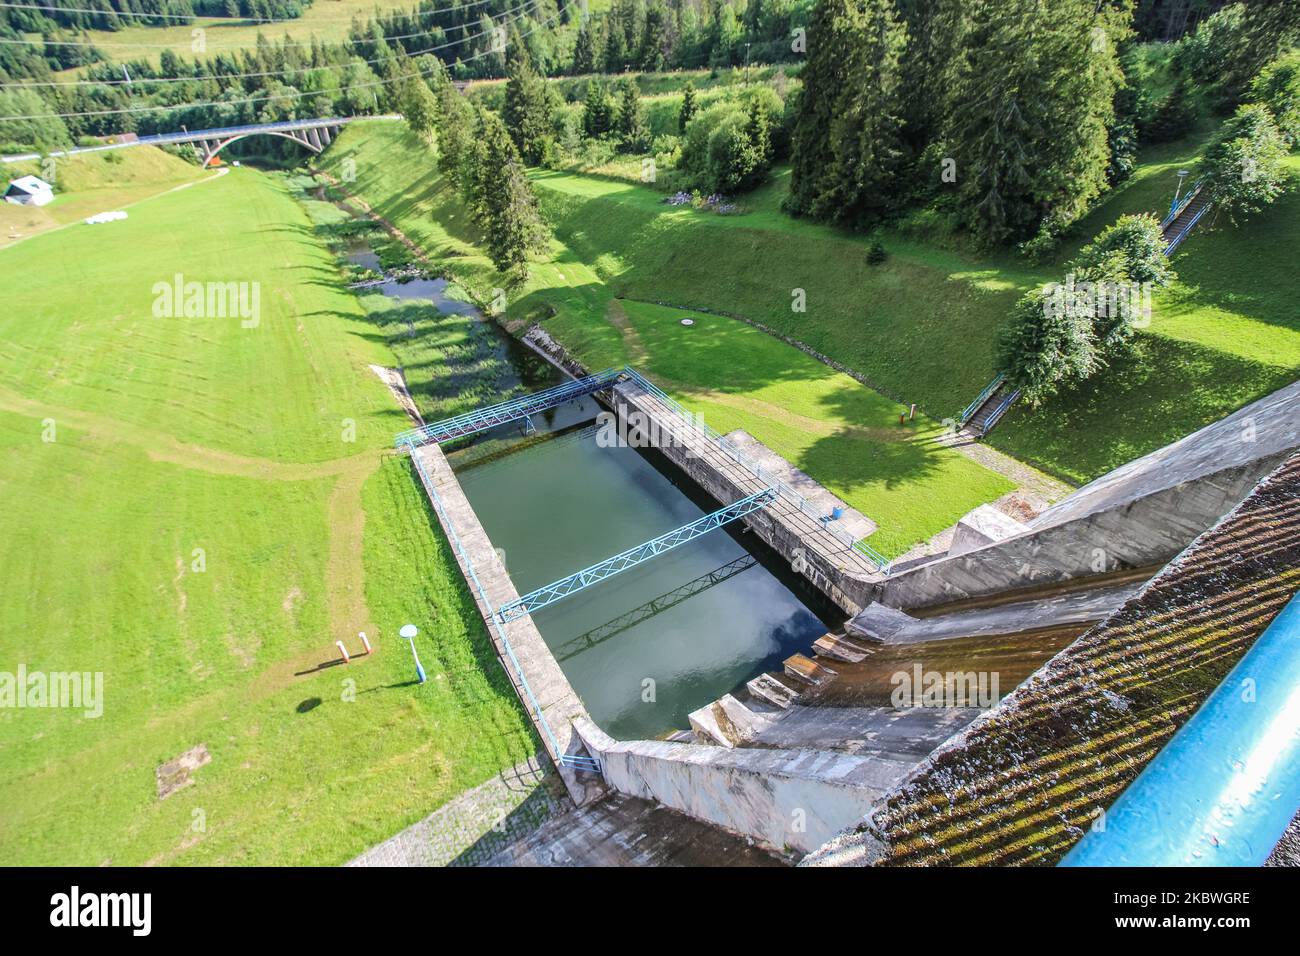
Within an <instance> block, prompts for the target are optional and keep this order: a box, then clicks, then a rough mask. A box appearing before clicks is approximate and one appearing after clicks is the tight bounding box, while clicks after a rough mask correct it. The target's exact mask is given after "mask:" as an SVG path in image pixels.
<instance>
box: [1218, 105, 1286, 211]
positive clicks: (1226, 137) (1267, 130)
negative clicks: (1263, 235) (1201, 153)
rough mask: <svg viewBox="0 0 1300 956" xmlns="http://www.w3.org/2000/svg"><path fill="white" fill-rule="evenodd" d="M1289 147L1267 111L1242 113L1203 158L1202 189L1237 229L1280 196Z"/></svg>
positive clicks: (1246, 109) (1257, 109) (1221, 131)
mask: <svg viewBox="0 0 1300 956" xmlns="http://www.w3.org/2000/svg"><path fill="white" fill-rule="evenodd" d="M1286 153H1287V148H1286V143H1285V141H1284V140H1283V138H1282V133H1281V131H1280V130H1279V129H1278V128H1277V123H1276V122H1274V120H1273V114H1272V113H1271V112H1270V111H1269V109H1268V107H1267V106H1263V105H1261V104H1259V103H1250V104H1247V105H1245V106H1242V107H1240V108H1239V109H1238V110H1237V112H1236V114H1235V115H1234V116H1233V117H1232V119H1230V120H1228V121H1227V122H1226V123H1224V124H1223V126H1222V127H1221V128H1220V129H1219V132H1218V134H1217V135H1216V136H1215V138H1214V141H1213V142H1212V143H1211V144H1210V147H1209V149H1207V150H1206V152H1205V169H1206V172H1205V177H1204V188H1205V189H1206V190H1207V191H1208V193H1209V196H1210V199H1211V200H1212V201H1213V202H1214V204H1215V205H1216V206H1218V207H1219V209H1220V210H1221V211H1223V212H1225V213H1227V215H1228V218H1229V219H1231V220H1232V221H1233V222H1234V223H1237V222H1239V221H1240V220H1242V219H1244V218H1246V217H1247V216H1250V215H1252V214H1254V213H1257V212H1259V211H1260V210H1261V209H1263V208H1264V207H1265V206H1267V205H1269V204H1270V203H1272V202H1273V200H1275V199H1277V197H1278V196H1280V195H1281V194H1282V189H1283V185H1284V182H1285V178H1286V166H1285V162H1286Z"/></svg>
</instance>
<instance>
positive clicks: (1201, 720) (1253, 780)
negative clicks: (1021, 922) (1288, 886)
mask: <svg viewBox="0 0 1300 956" xmlns="http://www.w3.org/2000/svg"><path fill="white" fill-rule="evenodd" d="M1297 808H1300V595H1297V596H1296V597H1293V598H1292V599H1291V601H1290V603H1289V604H1287V606H1286V607H1285V608H1283V609H1282V612H1281V613H1280V614H1279V615H1278V616H1277V617H1276V618H1275V619H1274V620H1273V623H1272V624H1270V625H1269V626H1268V628H1267V629H1266V630H1265V631H1264V633H1263V634H1261V635H1260V636H1259V639H1258V640H1256V641H1255V644H1254V646H1253V647H1251V649H1250V651H1249V652H1247V654H1246V656H1245V657H1243V658H1242V659H1241V661H1240V662H1239V663H1238V664H1237V666H1236V667H1234V668H1233V669H1232V672H1231V673H1229V674H1228V676H1227V677H1226V678H1224V680H1223V683H1221V684H1220V685H1219V686H1218V688H1217V689H1216V690H1215V691H1214V693H1212V694H1211V695H1210V697H1209V699H1208V700H1206V701H1205V703H1204V704H1203V705H1202V706H1201V708H1200V709H1199V710H1198V711H1197V712H1196V713H1195V714H1193V715H1192V718H1191V720H1189V721H1188V722H1187V723H1186V724H1185V725H1183V727H1182V729H1180V730H1179V731H1178V733H1177V734H1175V735H1174V738H1173V740H1171V741H1170V742H1169V743H1168V744H1167V745H1166V746H1165V747H1164V749H1163V750H1161V751H1160V752H1159V753H1158V754H1156V756H1155V758H1154V759H1153V760H1152V761H1151V763H1150V764H1148V765H1147V768H1146V769H1145V770H1143V771H1142V773H1141V775H1140V776H1139V777H1138V778H1137V779H1136V780H1134V781H1133V783H1131V784H1130V785H1129V786H1128V788H1127V789H1126V790H1125V791H1124V792H1123V793H1122V794H1120V797H1119V799H1118V800H1116V801H1115V804H1114V805H1113V806H1112V807H1111V808H1110V810H1109V811H1108V812H1107V813H1106V816H1105V818H1104V820H1105V827H1104V829H1103V828H1101V827H1097V828H1095V829H1093V830H1092V831H1090V832H1089V833H1086V834H1085V835H1084V837H1083V839H1082V840H1080V841H1079V842H1078V844H1077V845H1076V846H1075V847H1074V849H1073V850H1071V851H1070V853H1069V854H1068V855H1067V856H1066V857H1065V859H1064V860H1062V861H1061V865H1062V866H1259V865H1261V864H1262V863H1263V862H1264V861H1265V860H1266V859H1267V858H1268V856H1269V854H1270V853H1271V852H1272V850H1273V848H1274V847H1275V846H1276V845H1277V842H1278V840H1279V839H1280V838H1281V836H1282V834H1283V832H1284V831H1285V830H1286V828H1287V826H1288V825H1289V824H1290V822H1291V820H1292V818H1294V816H1295V814H1296V810H1297Z"/></svg>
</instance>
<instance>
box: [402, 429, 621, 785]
mask: <svg viewBox="0 0 1300 956" xmlns="http://www.w3.org/2000/svg"><path fill="white" fill-rule="evenodd" d="M410 450H411V460H412V461H413V462H415V468H416V470H417V471H418V472H419V474H420V480H421V482H422V483H423V484H424V487H425V490H426V491H427V492H428V493H429V501H431V502H432V503H433V508H434V510H435V511H436V512H437V513H438V517H439V518H440V519H441V520H442V526H443V527H444V528H446V529H447V537H448V538H449V539H450V541H451V545H452V547H453V548H455V549H456V553H457V554H458V555H460V559H461V563H462V564H463V565H464V567H465V572H466V573H467V574H468V575H469V578H470V582H471V583H472V584H473V585H474V589H475V590H476V591H477V592H478V596H479V599H480V600H481V601H482V602H483V607H484V608H485V609H486V610H487V612H488V613H487V622H488V627H490V628H492V629H494V630H495V631H496V633H497V638H498V639H499V640H500V641H501V647H502V648H503V649H504V650H505V652H506V657H508V658H509V660H510V666H511V667H513V668H514V673H515V677H517V678H518V680H519V686H520V687H522V688H523V691H524V696H526V697H527V698H528V705H529V707H531V708H532V711H533V713H534V714H536V715H537V723H538V726H540V727H541V728H542V732H543V733H544V734H545V735H546V739H547V740H548V741H549V742H550V744H551V752H552V753H554V754H555V755H556V760H557V761H558V762H559V764H560V765H561V766H564V767H572V768H574V769H577V770H589V771H592V772H595V773H599V772H600V761H599V760H596V759H595V758H594V757H583V756H581V755H578V754H568V753H565V752H564V751H563V750H562V749H561V748H560V741H559V738H557V737H556V736H555V731H553V730H552V729H551V725H550V722H549V721H548V720H547V719H546V714H545V713H544V712H543V711H542V705H541V702H539V701H538V699H537V695H536V694H534V693H533V688H532V687H531V686H529V683H528V678H527V677H526V676H525V675H524V669H523V667H521V666H520V664H519V658H517V657H516V656H515V649H514V648H513V647H511V646H510V638H509V637H507V636H506V632H505V628H504V627H502V626H501V624H500V623H499V622H498V620H497V612H496V610H495V609H494V608H493V607H492V601H491V600H490V599H489V598H488V596H487V591H486V590H485V589H484V587H483V583H482V582H481V581H480V580H479V578H478V572H476V571H475V570H474V562H473V561H472V560H471V559H470V556H469V552H468V551H466V550H465V546H464V544H462V543H461V540H460V535H458V534H457V533H456V526H455V525H454V524H453V523H452V521H451V517H450V516H449V515H448V514H447V509H446V508H445V507H444V506H443V502H442V496H440V495H439V494H438V492H437V490H436V489H435V488H434V486H433V481H432V479H430V477H429V473H428V472H427V471H426V470H425V467H424V462H422V461H421V460H420V456H419V455H417V454H416V453H415V448H414V446H411V448H410Z"/></svg>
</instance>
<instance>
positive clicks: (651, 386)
mask: <svg viewBox="0 0 1300 956" xmlns="http://www.w3.org/2000/svg"><path fill="white" fill-rule="evenodd" d="M622 371H623V374H625V375H626V376H627V377H628V378H629V379H630V380H631V381H633V382H634V383H636V385H637V386H639V387H640V388H642V389H643V390H645V391H646V392H648V393H649V394H651V395H653V396H654V397H655V398H657V399H658V400H659V401H661V402H663V403H664V404H665V405H667V406H668V407H669V408H670V409H671V410H672V411H674V412H676V413H677V415H678V416H679V417H681V418H682V420H683V421H684V422H685V423H686V425H687V426H688V427H690V428H693V429H695V430H696V431H698V432H699V433H700V434H701V435H703V436H704V437H705V438H706V439H707V440H708V441H710V442H712V443H713V444H714V445H716V446H717V447H718V448H719V449H721V450H722V451H723V453H725V454H726V455H727V456H728V457H730V458H731V459H732V460H734V461H735V462H736V463H737V464H739V465H740V466H741V467H742V468H745V469H746V470H747V471H749V472H751V473H752V474H753V475H754V477H755V478H757V479H758V480H759V481H761V482H762V483H763V484H765V485H768V486H770V487H772V488H775V489H776V491H777V493H778V494H780V496H781V497H782V498H783V499H784V500H785V501H787V502H789V503H790V504H793V505H794V506H795V507H796V508H798V509H799V510H800V511H802V512H803V513H804V514H806V515H808V516H809V517H810V518H813V519H815V520H817V521H818V522H820V523H821V525H822V527H823V528H825V529H826V532H827V533H828V534H830V535H831V537H833V538H835V539H836V540H838V541H839V542H840V543H841V544H843V545H844V546H845V547H846V548H851V549H852V550H854V551H856V552H858V553H859V554H861V555H863V556H864V557H866V558H867V559H868V560H870V561H871V562H872V563H873V564H874V565H875V566H876V570H877V571H879V572H880V573H881V574H886V575H887V574H889V571H890V564H891V562H890V560H889V559H888V558H886V557H885V556H884V555H883V554H881V553H880V552H879V551H877V550H875V549H874V548H873V547H871V545H869V544H867V543H866V542H865V541H861V540H854V539H853V538H852V537H850V536H849V535H847V534H845V533H844V532H842V531H840V530H839V529H838V528H836V527H834V525H832V524H831V522H830V521H828V520H826V518H827V516H826V515H824V514H822V513H821V512H820V511H819V510H818V509H816V508H814V507H813V506H812V504H811V503H810V502H809V501H808V499H807V498H805V497H804V496H803V495H801V494H800V493H799V492H797V491H795V490H794V489H793V488H791V487H790V486H789V485H787V484H786V483H785V482H783V481H781V479H780V478H778V477H777V476H775V475H773V474H771V473H769V472H768V471H767V470H766V469H765V468H763V466H762V465H760V464H759V463H758V462H756V461H754V459H752V458H751V457H750V456H749V455H747V454H745V452H743V451H742V450H741V449H739V448H737V447H736V446H735V445H734V444H732V443H731V442H729V441H727V439H726V438H725V437H724V436H723V435H721V434H720V433H719V432H718V431H717V430H716V429H714V428H711V427H709V426H708V425H706V424H705V423H704V422H702V421H700V420H699V416H696V415H692V414H691V413H690V412H689V411H687V410H686V408H685V407H684V406H683V405H682V404H681V403H680V402H678V401H676V400H675V399H673V398H671V397H669V395H668V394H667V393H666V392H665V391H664V390H663V389H661V388H660V387H659V386H658V385H656V384H655V383H654V382H652V381H650V380H649V379H647V378H646V377H645V376H644V375H642V374H641V373H640V372H638V371H637V370H636V369H634V368H632V367H631V366H630V365H625V366H624V367H623V369H622Z"/></svg>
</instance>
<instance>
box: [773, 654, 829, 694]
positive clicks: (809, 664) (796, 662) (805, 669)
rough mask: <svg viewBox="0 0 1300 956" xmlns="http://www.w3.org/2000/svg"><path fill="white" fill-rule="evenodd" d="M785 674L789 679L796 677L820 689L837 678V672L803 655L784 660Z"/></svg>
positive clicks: (795, 655) (794, 655) (792, 655)
mask: <svg viewBox="0 0 1300 956" xmlns="http://www.w3.org/2000/svg"><path fill="white" fill-rule="evenodd" d="M785 672H786V674H787V675H789V676H790V677H798V678H800V679H802V680H805V681H807V682H808V683H809V684H812V685H813V686H814V687H820V686H821V685H823V684H825V683H827V682H829V681H832V680H834V679H835V678H836V677H838V676H839V672H838V671H835V670H832V669H831V668H829V667H826V666H825V665H823V664H819V663H817V661H814V660H813V659H812V658H811V657H807V656H805V655H803V654H791V655H790V656H789V657H787V658H786V659H785Z"/></svg>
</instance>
